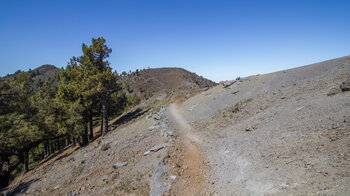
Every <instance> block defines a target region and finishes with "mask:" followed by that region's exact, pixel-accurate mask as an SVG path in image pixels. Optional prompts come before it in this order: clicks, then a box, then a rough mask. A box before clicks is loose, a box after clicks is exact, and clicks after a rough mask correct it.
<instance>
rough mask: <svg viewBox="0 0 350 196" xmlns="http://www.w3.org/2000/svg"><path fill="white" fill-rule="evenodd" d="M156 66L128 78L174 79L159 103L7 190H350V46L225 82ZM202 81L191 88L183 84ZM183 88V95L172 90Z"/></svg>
mask: <svg viewBox="0 0 350 196" xmlns="http://www.w3.org/2000/svg"><path fill="white" fill-rule="evenodd" d="M171 70H173V69H171ZM150 72H153V73H149V72H148V71H147V70H145V72H143V71H141V72H140V73H139V75H133V76H125V78H123V79H124V80H128V81H130V82H129V83H130V89H135V88H136V89H137V88H138V85H141V84H147V85H145V86H142V87H141V88H147V89H150V93H153V92H154V94H156V92H159V89H158V88H159V87H158V86H162V87H163V89H165V88H168V89H172V90H171V91H170V92H167V93H165V94H166V96H156V97H157V99H156V101H158V102H159V103H160V104H162V105H161V106H160V107H154V104H153V102H141V104H140V105H138V106H136V107H134V108H132V109H131V110H129V111H127V112H125V113H124V114H123V115H122V116H120V117H117V118H116V119H114V120H113V121H111V122H110V132H109V133H108V134H107V135H106V136H104V137H103V138H102V137H100V138H97V139H96V140H95V141H93V142H92V143H90V144H89V145H88V146H86V147H83V148H77V147H75V148H68V149H66V151H64V152H63V153H62V154H59V155H58V156H56V157H53V158H52V159H50V160H47V161H46V162H45V164H42V165H40V166H39V167H37V168H35V169H33V170H31V171H30V172H28V173H27V174H26V175H25V176H23V178H18V179H16V180H15V182H14V183H13V184H12V186H11V188H14V187H16V186H17V188H14V189H10V191H8V192H7V193H9V194H11V193H14V192H16V193H19V194H31V195H63V194H66V195H87V194H93V195H161V194H165V195H194V194H198V195H271V194H277V195H280V194H283V195H285V194H287V195H289V194H292V195H299V194H301V195H307V194H326V195H347V194H348V193H349V191H350V189H349V186H348V185H349V183H350V173H349V171H350V159H349V156H350V146H349V143H350V134H349V133H350V120H349V119H350V112H349V111H350V104H349V100H350V91H349V90H350V56H347V57H342V58H337V59H332V60H329V61H325V62H320V63H315V64H312V65H307V66H302V67H298V68H294V69H289V70H284V71H279V72H274V73H269V74H263V75H254V76H249V77H245V78H237V79H236V80H231V81H224V82H222V83H221V85H215V84H214V83H211V82H208V81H206V80H203V81H202V82H198V80H200V79H199V78H200V77H199V78H197V77H196V76H193V75H192V76H191V74H189V75H188V73H187V72H186V71H184V70H182V69H176V71H175V72H172V71H169V68H165V69H153V70H151V71H150ZM149 74H151V75H152V76H149ZM167 74H168V75H167ZM179 75H180V76H181V77H178V76H179ZM151 78H154V79H151ZM184 78H185V79H184ZM193 78H195V79H193ZM147 79H149V80H150V81H148V80H147ZM184 81H185V82H184ZM196 81H197V82H196ZM133 82H134V84H133ZM160 84H161V85H160ZM196 85H198V88H199V87H200V90H198V91H196V93H195V94H191V96H186V94H183V93H182V92H181V88H184V87H186V88H188V92H190V89H191V88H193V89H195V88H196V87H195V86H196ZM147 86H148V87H147ZM151 87H152V88H151ZM208 87H209V88H208ZM157 89H158V90H157ZM153 90H154V91H153ZM177 92H180V93H179V94H180V95H181V96H184V97H185V98H184V99H182V100H183V101H182V102H181V101H180V102H176V100H172V99H167V96H169V95H171V94H172V93H177ZM175 102H176V103H175Z"/></svg>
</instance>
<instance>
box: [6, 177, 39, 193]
mask: <svg viewBox="0 0 350 196" xmlns="http://www.w3.org/2000/svg"><path fill="white" fill-rule="evenodd" d="M36 181H38V180H37V179H34V180H30V181H28V182H26V183H21V184H19V185H18V186H16V187H14V188H12V189H9V190H7V191H4V192H3V193H1V196H12V195H18V194H25V192H26V191H27V190H28V188H29V186H30V185H31V184H33V183H34V182H36Z"/></svg>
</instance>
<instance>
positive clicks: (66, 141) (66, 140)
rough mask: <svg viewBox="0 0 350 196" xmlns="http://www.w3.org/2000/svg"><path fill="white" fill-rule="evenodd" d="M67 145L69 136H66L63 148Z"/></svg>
mask: <svg viewBox="0 0 350 196" xmlns="http://www.w3.org/2000/svg"><path fill="white" fill-rule="evenodd" d="M68 145H69V136H67V137H66V139H65V147H67V146H68Z"/></svg>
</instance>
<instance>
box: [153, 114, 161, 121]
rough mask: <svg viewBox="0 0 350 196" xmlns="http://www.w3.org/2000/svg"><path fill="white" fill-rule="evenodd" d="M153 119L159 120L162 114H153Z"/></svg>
mask: <svg viewBox="0 0 350 196" xmlns="http://www.w3.org/2000/svg"><path fill="white" fill-rule="evenodd" d="M153 119H154V120H160V119H162V116H161V115H159V114H154V115H153Z"/></svg>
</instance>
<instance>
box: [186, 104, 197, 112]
mask: <svg viewBox="0 0 350 196" xmlns="http://www.w3.org/2000/svg"><path fill="white" fill-rule="evenodd" d="M197 106H198V103H196V104H194V105H192V106H191V107H189V108H188V111H190V112H191V111H192V110H193V109H194V108H196V107H197Z"/></svg>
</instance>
